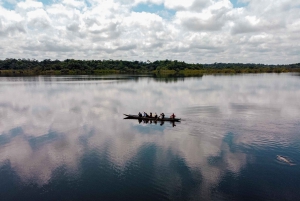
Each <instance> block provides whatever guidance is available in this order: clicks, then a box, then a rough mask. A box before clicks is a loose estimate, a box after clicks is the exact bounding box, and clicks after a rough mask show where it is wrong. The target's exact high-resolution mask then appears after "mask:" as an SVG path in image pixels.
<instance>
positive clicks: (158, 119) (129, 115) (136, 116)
mask: <svg viewBox="0 0 300 201" xmlns="http://www.w3.org/2000/svg"><path fill="white" fill-rule="evenodd" d="M124 115H125V116H126V118H128V119H142V120H153V121H180V120H181V119H179V118H174V119H173V118H167V117H165V118H163V119H161V118H154V117H139V116H138V115H133V114H124Z"/></svg>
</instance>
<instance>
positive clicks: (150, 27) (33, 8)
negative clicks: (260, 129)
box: [0, 0, 300, 64]
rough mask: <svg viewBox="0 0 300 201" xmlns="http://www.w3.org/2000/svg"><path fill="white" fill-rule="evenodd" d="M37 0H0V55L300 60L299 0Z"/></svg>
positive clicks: (191, 60)
mask: <svg viewBox="0 0 300 201" xmlns="http://www.w3.org/2000/svg"><path fill="white" fill-rule="evenodd" d="M9 2H13V3H9ZM39 2H42V4H41V3H39ZM39 2H37V1H35V0H16V1H14V0H0V36H1V37H0V49H1V52H2V54H1V55H0V59H5V58H12V57H13V58H36V59H39V60H41V59H45V58H50V59H67V58H74V59H123V60H141V61H147V60H150V61H153V60H160V59H162V60H163V59H173V60H180V61H186V62H189V63H214V62H243V63H266V64H280V63H298V62H299V61H300V54H299V52H300V47H299V45H297V44H299V43H300V36H299V33H300V2H299V1H294V0H276V2H275V3H274V0H265V1H261V0H231V1H229V0H185V1H181V0H147V1H145V0H128V1H124V0H97V1H95V0H52V1H46V0H43V1H39ZM245 2H246V3H245ZM262 13H263V15H262Z"/></svg>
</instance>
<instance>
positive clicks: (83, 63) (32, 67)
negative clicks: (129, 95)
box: [0, 58, 300, 76]
mask: <svg viewBox="0 0 300 201" xmlns="http://www.w3.org/2000/svg"><path fill="white" fill-rule="evenodd" d="M263 72H268V73H271V72H276V73H280V72H300V63H297V64H288V65H265V64H252V63H248V64H243V63H213V64H198V63H197V64H188V63H185V62H183V61H177V60H162V61H154V62H150V61H147V62H144V61H122V60H74V59H66V60H64V61H59V60H51V59H45V60H43V61H38V60H36V59H10V58H9V59H5V60H0V75H4V76H5V75H12V76H14V75H43V74H54V75H68V74H70V75H73V74H91V75H92V74H102V73H156V74H184V75H193V74H210V73H263Z"/></svg>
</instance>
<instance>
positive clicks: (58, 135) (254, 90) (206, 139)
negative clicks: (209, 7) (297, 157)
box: [0, 74, 300, 199]
mask: <svg viewBox="0 0 300 201" xmlns="http://www.w3.org/2000/svg"><path fill="white" fill-rule="evenodd" d="M104 78H105V76H104ZM8 79H10V80H8ZM11 79H12V80H11ZM74 79H75V78H72V77H71V78H70V77H68V78H67V79H64V78H63V77H38V79H35V80H32V78H29V80H27V78H22V79H18V82H17V83H16V82H14V78H0V91H1V98H0V166H4V165H5V164H9V165H10V166H11V168H12V169H13V170H15V171H16V173H17V174H18V176H19V177H20V178H21V180H22V181H23V182H28V181H34V182H35V183H37V184H39V185H46V184H48V183H49V182H50V183H51V181H52V180H53V179H54V178H55V177H54V172H55V171H57V170H58V169H59V168H61V167H65V168H66V170H67V172H69V173H70V174H72V175H73V177H83V176H84V175H83V174H84V168H86V167H84V166H83V163H85V162H87V163H88V164H89V165H91V166H94V165H97V163H99V164H98V165H100V166H99V167H102V165H101V162H99V161H98V162H97V160H100V159H101V160H102V159H103V158H105V161H106V162H107V163H108V164H109V165H108V166H105V167H104V166H103V167H102V171H107V172H108V174H110V173H111V174H115V176H114V177H116V178H119V180H118V179H117V181H118V182H120V183H122V179H124V178H132V179H134V178H135V175H134V174H137V175H139V174H141V175H140V176H141V179H140V180H139V181H137V182H142V181H143V177H145V178H144V179H146V180H147V179H148V180H149V179H150V181H151V182H152V183H151V182H150V184H149V185H150V186H151V187H149V188H154V186H155V185H158V187H157V189H161V190H163V191H164V192H165V193H167V196H168V197H169V198H172V196H176V192H177V191H176V189H181V190H182V191H181V195H180V196H181V198H183V197H184V196H187V197H189V198H191V197H190V196H192V197H193V198H195V199H196V198H210V196H211V189H212V187H214V186H216V185H218V183H219V182H220V180H221V178H222V177H223V176H224V174H225V173H226V172H231V173H233V174H235V175H237V176H238V175H239V172H240V171H241V169H242V168H243V167H244V166H245V165H246V164H247V163H249V162H253V160H254V157H253V156H252V154H251V153H245V152H244V151H243V148H251V147H253V146H254V147H256V148H257V149H259V148H263V147H264V146H268V147H270V146H289V145H290V144H291V142H292V141H294V140H297V141H299V136H298V135H297V131H298V130H299V120H298V119H299V115H300V104H299V101H298V100H300V82H299V80H298V79H297V77H292V76H289V75H286V74H284V75H274V74H272V75H270V74H269V75H264V74H263V75H241V76H222V77H214V76H204V77H202V78H185V79H184V78H181V79H180V82H169V80H168V82H161V81H162V79H158V80H159V82H157V80H155V79H152V78H149V77H144V78H143V77H134V78H132V77H126V76H124V77H122V76H121V77H118V78H117V79H115V78H109V77H108V78H107V79H103V77H102V78H101V79H98V78H97V77H95V78H93V79H87V78H86V77H85V78H84V77H83V78H82V77H78V79H75V80H74ZM279 79H280V82H278V80H279ZM173 81H174V80H173ZM175 81H176V80H175ZM143 110H144V111H147V112H150V111H151V112H156V113H160V112H165V113H167V114H170V113H172V112H175V113H176V115H177V116H178V117H182V118H183V121H182V122H181V123H179V124H178V125H177V126H176V127H172V125H171V124H169V123H165V124H164V125H163V126H160V125H159V124H157V125H155V124H139V122H138V121H136V120H123V115H122V114H123V113H134V114H137V113H138V112H139V111H141V112H142V111H143ZM93 157H96V158H93ZM147 157H149V158H148V159H147ZM103 160H104V159H103ZM148 163H151V164H148ZM105 164H106V163H105ZM143 164H144V165H145V164H148V165H149V167H144V166H143ZM103 168H104V169H103ZM109 168H112V170H108V169H109ZM143 168H144V170H143ZM149 168H150V169H149ZM178 168H179V169H178ZM132 170H134V171H135V173H134V172H132ZM95 171H96V170H95ZM97 171H100V170H98V169H97ZM97 171H96V172H97ZM111 171H116V172H114V173H112V172H111ZM147 171H148V172H147ZM96 172H94V173H96ZM147 174H148V175H147ZM95 177H97V175H95ZM116 178H115V179H116ZM136 179H137V178H136ZM125 180H126V179H125ZM125 180H124V181H125ZM137 180H138V179H137ZM78 182H79V181H78ZM148 182H149V181H148ZM153 185H154V186H153ZM157 189H156V190H157ZM184 192H185V193H187V194H185V193H184Z"/></svg>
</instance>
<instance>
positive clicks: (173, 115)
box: [139, 112, 176, 119]
mask: <svg viewBox="0 0 300 201" xmlns="http://www.w3.org/2000/svg"><path fill="white" fill-rule="evenodd" d="M139 117H150V118H155V119H164V118H165V114H164V113H161V114H160V115H159V116H157V114H156V113H154V115H152V112H150V114H147V113H146V112H144V115H142V113H140V112H139ZM175 117H176V116H175V114H174V113H173V114H172V115H171V116H170V118H171V119H175Z"/></svg>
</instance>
